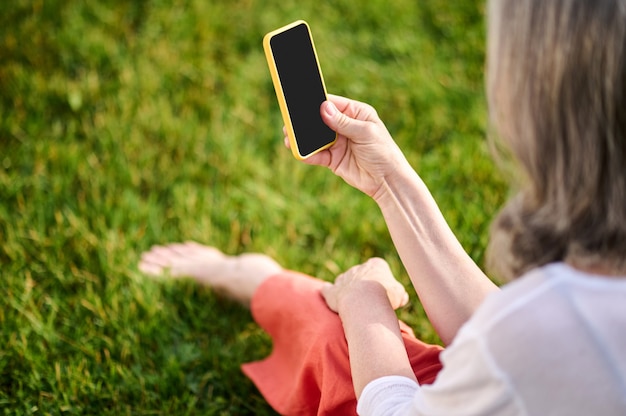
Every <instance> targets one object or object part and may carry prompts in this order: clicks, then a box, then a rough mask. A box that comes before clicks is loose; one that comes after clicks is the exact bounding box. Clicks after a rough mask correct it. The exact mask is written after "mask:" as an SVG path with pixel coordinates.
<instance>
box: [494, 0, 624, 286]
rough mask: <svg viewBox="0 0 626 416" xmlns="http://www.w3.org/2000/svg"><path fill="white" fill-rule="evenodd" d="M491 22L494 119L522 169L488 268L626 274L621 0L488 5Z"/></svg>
mask: <svg viewBox="0 0 626 416" xmlns="http://www.w3.org/2000/svg"><path fill="white" fill-rule="evenodd" d="M488 19H489V31H488V32H489V36H488V54H487V56H488V59H487V95H488V101H489V109H490V110H489V113H490V120H491V123H492V125H493V127H494V129H495V131H496V132H497V136H498V137H497V139H498V140H500V141H501V143H502V144H503V145H504V147H505V148H507V149H508V151H509V152H510V156H512V158H513V159H514V161H515V162H516V164H517V167H518V169H519V173H520V174H521V180H520V181H519V183H518V184H517V186H518V187H519V189H518V194H517V195H516V196H515V197H513V198H512V199H511V200H510V201H509V202H508V203H507V204H506V205H505V206H504V208H503V209H502V211H501V212H500V214H499V215H498V217H497V218H496V219H495V221H494V223H493V225H492V231H491V233H492V234H491V241H490V245H489V248H488V251H487V264H488V267H489V269H490V270H492V271H494V272H496V273H497V274H499V276H500V277H502V278H505V279H510V278H514V277H518V276H519V275H521V274H522V273H524V272H526V271H528V270H529V269H532V268H534V267H537V266H541V265H544V264H547V263H550V262H554V261H575V262H576V263H577V264H579V265H582V266H584V267H594V266H599V265H601V266H604V267H608V268H610V269H611V270H613V271H618V272H620V273H624V274H626V0H491V1H490V2H489V11H488Z"/></svg>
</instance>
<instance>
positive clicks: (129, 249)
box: [0, 0, 505, 415]
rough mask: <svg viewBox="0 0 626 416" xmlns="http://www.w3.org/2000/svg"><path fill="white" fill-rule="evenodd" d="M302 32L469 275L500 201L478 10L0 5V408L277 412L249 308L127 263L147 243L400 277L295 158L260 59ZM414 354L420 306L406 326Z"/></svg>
mask: <svg viewBox="0 0 626 416" xmlns="http://www.w3.org/2000/svg"><path fill="white" fill-rule="evenodd" d="M299 18H304V19H306V20H308V21H309V23H310V24H311V27H312V30H313V33H314V37H315V40H316V44H317V49H318V54H319V56H320V60H321V65H322V68H323V70H324V74H325V78H326V84H327V87H328V89H329V91H330V92H332V93H336V94H342V95H347V96H350V97H352V98H355V99H359V100H362V101H366V102H369V103H371V104H373V105H374V106H375V107H376V108H377V109H378V110H379V113H380V115H381V117H382V118H383V120H384V121H385V122H386V124H387V126H388V128H389V129H390V131H391V132H392V134H393V135H394V137H395V138H396V140H397V142H398V143H399V145H400V146H401V147H402V148H403V149H404V150H405V151H406V154H407V156H408V158H409V159H410V161H411V163H412V164H413V165H414V167H415V168H416V169H417V171H418V172H419V173H420V174H421V175H422V177H423V178H424V180H425V181H426V183H427V184H429V186H430V187H431V189H432V192H433V194H434V195H435V197H436V199H437V200H438V202H439V203H440V206H441V208H442V210H443V212H444V214H445V215H446V217H447V219H448V220H449V222H450V225H451V226H452V228H453V229H454V230H455V232H457V235H458V237H459V239H460V240H461V242H462V243H463V245H464V247H465V248H466V249H467V250H468V252H469V253H470V254H471V255H472V257H473V258H474V259H475V260H476V261H477V262H479V263H480V264H482V261H483V253H484V249H485V245H486V240H487V229H488V226H489V221H490V218H491V217H492V215H493V214H494V212H495V211H496V210H497V208H498V206H499V205H500V204H501V203H502V201H503V198H504V196H505V190H504V189H505V188H504V186H503V183H502V181H501V179H500V177H499V174H498V173H497V171H496V170H495V169H494V166H493V164H492V162H491V161H490V157H489V153H488V150H487V146H486V144H485V140H484V138H485V131H486V123H485V120H486V110H485V103H484V94H483V60H484V22H483V20H484V6H483V2H482V1H477V0H464V1H461V2H454V3H451V2H447V1H444V0H423V1H420V2H414V1H412V0H398V1H394V2H387V1H378V0H372V1H368V2H354V1H352V0H335V1H330V2H320V1H310V2H309V1H306V2H304V1H296V0H280V1H275V0H268V1H254V0H229V1H217V0H216V1H207V0H189V1H176V0H170V1H166V0H154V1H140V0H137V1H131V2H129V1H121V0H106V1H100V0H85V1H80V2H79V1H69V0H46V1H44V0H34V1H30V0H12V1H5V2H2V5H0V266H1V267H0V278H1V279H2V284H1V286H0V287H1V289H0V291H1V292H0V328H1V329H0V413H1V414H6V415H9V414H11V415H14V414H18V415H22V414H24V415H26V414H55V415H56V414H64V415H77V414H94V415H95V414H98V415H124V414H129V415H130V414H133V415H161V414H162V415H172V414H176V415H184V414H205V415H213V414H233V415H235V414H259V415H263V414H272V411H271V409H270V408H269V407H268V406H267V405H266V404H265V403H264V401H263V399H262V397H261V396H260V395H259V394H258V392H257V391H256V389H255V388H254V386H253V385H252V384H251V383H250V382H249V381H248V380H247V379H246V378H245V377H244V376H243V375H242V374H241V373H240V370H239V365H240V364H241V363H242V362H245V361H249V360H252V359H256V358H260V357H263V356H264V354H266V353H267V352H268V351H269V349H270V347H271V346H270V342H269V340H268V338H267V337H266V336H265V335H264V334H263V333H262V331H261V330H260V329H259V328H258V327H257V326H256V325H255V324H254V323H253V322H252V320H251V318H250V316H249V314H248V312H247V311H245V310H244V309H242V308H240V307H238V306H237V305H234V304H231V303H229V302H227V301H224V300H221V299H219V298H218V297H216V296H214V294H213V293H212V292H211V291H210V290H208V289H203V288H198V287H196V286H195V285H193V284H191V283H190V282H186V281H177V282H162V281H154V280H150V279H147V278H146V277H145V276H142V275H141V274H140V273H139V272H138V271H137V268H136V264H137V260H138V256H139V254H140V253H141V252H142V251H143V250H146V249H148V248H149V247H150V246H151V245H152V244H157V243H164V242H169V241H181V240H196V241H199V242H203V243H207V244H211V245H216V246H218V247H220V248H222V249H223V250H225V251H227V252H229V253H233V254H234V253H240V252H245V251H261V252H265V253H268V254H270V255H272V256H274V257H275V258H276V259H277V260H278V261H279V262H280V263H282V264H283V265H284V266H286V267H289V268H293V269H297V270H301V271H304V272H306V273H310V274H313V275H316V276H319V277H321V278H323V279H332V278H333V277H334V276H335V275H336V274H337V273H338V272H340V271H342V270H344V269H346V268H348V267H350V266H352V265H354V264H357V263H359V262H362V261H364V260H365V259H367V258H368V257H370V256H374V255H376V256H383V257H385V258H386V259H387V260H388V261H389V262H390V264H391V265H392V268H393V270H394V272H395V273H396V275H397V276H398V277H399V278H400V279H402V280H403V282H405V283H408V278H407V277H406V274H405V272H404V270H403V269H402V266H401V263H400V261H399V259H398V257H397V255H396V254H395V252H394V249H393V245H392V243H391V240H390V238H389V235H388V233H387V230H386V227H385V224H384V222H383V220H382V218H381V215H380V213H379V211H378V208H377V207H376V205H375V204H374V203H373V202H372V201H370V200H369V199H367V198H366V197H365V196H364V195H362V194H360V193H359V192H357V191H355V190H353V189H351V188H349V187H348V186H347V185H345V184H344V183H343V182H342V181H341V180H340V179H338V178H336V177H335V176H334V175H332V174H331V173H330V172H329V171H327V170H326V169H323V168H319V167H311V166H307V165H304V164H301V163H298V162H297V161H296V160H295V159H293V158H292V156H291V154H290V152H289V151H288V150H286V149H285V148H284V147H283V146H282V133H281V127H282V122H281V118H280V114H279V112H278V105H277V103H276V100H275V96H274V92H273V89H272V85H271V80H270V77H269V73H268V71H267V66H266V64H265V60H264V56H263V53H262V47H261V39H262V37H263V35H264V33H266V32H268V31H270V30H272V29H275V28H277V27H279V26H282V25H284V24H286V23H288V22H291V21H293V20H296V19H299ZM400 316H401V317H402V318H403V319H405V320H406V321H408V322H409V323H410V324H411V325H412V326H413V327H414V328H415V329H416V332H417V333H418V334H419V335H420V336H422V337H423V338H424V339H426V340H430V341H436V339H437V338H436V336H435V334H434V333H433V330H432V329H431V328H430V326H429V324H428V322H427V320H426V319H425V318H424V315H423V312H422V311H421V308H420V305H419V303H418V302H417V301H415V300H414V301H413V303H412V306H411V307H409V308H407V309H404V310H402V311H401V312H400Z"/></svg>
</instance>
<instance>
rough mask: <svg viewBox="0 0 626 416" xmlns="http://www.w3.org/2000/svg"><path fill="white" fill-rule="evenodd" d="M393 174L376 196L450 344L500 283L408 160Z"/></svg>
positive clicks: (428, 308) (418, 287) (439, 329)
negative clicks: (476, 256)
mask: <svg viewBox="0 0 626 416" xmlns="http://www.w3.org/2000/svg"><path fill="white" fill-rule="evenodd" d="M393 175H394V176H393V177H392V178H387V180H385V181H384V183H383V185H382V186H381V187H380V189H379V190H378V192H377V193H376V194H375V195H374V199H375V200H376V202H377V203H378V205H379V207H380V209H381V211H382V213H383V216H384V218H385V220H386V222H387V226H388V228H389V232H390V234H391V237H392V239H393V241H394V244H395V246H396V248H397V250H398V253H399V254H400V257H401V259H402V262H403V264H404V266H405V268H406V270H407V272H408V273H409V276H410V278H411V281H412V283H413V285H414V287H415V289H416V291H417V293H418V295H419V297H420V300H421V302H422V304H423V306H424V309H425V311H426V313H427V314H428V317H429V319H430V321H431V323H432V325H433V326H434V327H435V329H436V330H437V333H438V334H439V336H440V337H441V339H442V341H443V342H444V343H446V344H448V343H449V342H451V341H452V339H453V338H454V336H455V334H456V332H457V331H458V329H459V327H460V326H461V325H463V323H465V321H467V319H469V317H470V316H471V315H472V313H473V312H474V310H475V309H476V308H477V307H478V305H480V303H481V302H482V301H483V300H484V298H485V296H486V295H487V294H488V293H490V292H492V291H494V290H497V286H496V285H495V284H493V283H492V282H491V281H490V280H489V279H488V278H487V276H486V275H485V274H484V273H483V272H482V271H481V270H480V268H479V267H478V266H477V265H476V264H475V263H474V261H473V260H472V259H471V258H470V257H469V255H468V254H467V253H466V252H465V250H464V249H463V247H462V246H461V244H460V243H459V241H458V240H457V238H456V237H455V235H454V234H453V232H452V231H451V230H450V227H449V226H448V224H447V222H446V221H445V219H444V217H443V215H442V214H441V211H440V210H439V207H438V206H437V204H436V202H435V200H434V199H433V197H432V195H431V194H430V191H429V190H428V189H427V187H426V185H425V184H424V183H423V181H422V180H421V179H420V178H419V176H418V175H417V174H416V173H415V172H414V171H413V169H412V168H410V166H409V165H408V163H407V164H406V165H404V166H402V167H399V168H398V170H396V172H394V174H393Z"/></svg>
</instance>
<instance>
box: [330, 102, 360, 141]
mask: <svg viewBox="0 0 626 416" xmlns="http://www.w3.org/2000/svg"><path fill="white" fill-rule="evenodd" d="M320 113H321V116H322V120H323V121H324V123H326V125H327V126H328V127H330V128H331V129H333V130H334V131H336V132H337V133H339V134H341V135H343V136H346V137H349V138H350V139H353V140H355V139H356V141H358V139H360V138H364V137H367V134H368V132H369V131H370V130H369V128H370V127H371V126H370V122H369V121H362V120H357V119H354V118H352V117H349V116H347V115H345V114H343V113H342V112H341V111H339V109H338V108H337V106H335V104H333V103H332V102H331V101H324V102H323V103H322V106H321V109H320Z"/></svg>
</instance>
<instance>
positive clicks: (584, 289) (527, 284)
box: [472, 262, 626, 326]
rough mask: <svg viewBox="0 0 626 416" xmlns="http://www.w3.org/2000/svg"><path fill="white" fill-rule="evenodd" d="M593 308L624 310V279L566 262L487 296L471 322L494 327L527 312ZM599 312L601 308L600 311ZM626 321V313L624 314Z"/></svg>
mask: <svg viewBox="0 0 626 416" xmlns="http://www.w3.org/2000/svg"><path fill="white" fill-rule="evenodd" d="M572 302H575V303H576V304H577V305H578V306H579V307H582V306H585V305H586V306H585V308H592V306H593V307H594V308H595V307H596V306H601V305H596V304H604V306H605V307H606V306H609V305H611V304H615V305H619V307H620V308H622V309H624V310H625V311H626V277H606V276H600V275H594V274H590V273H586V272H583V271H580V270H577V269H575V268H573V267H571V266H569V265H567V264H565V263H562V262H559V263H551V264H548V265H545V266H542V267H539V268H536V269H533V270H531V271H529V272H528V273H526V274H525V275H523V276H521V277H520V278H518V279H516V280H514V281H512V282H510V283H508V284H506V285H504V286H503V287H502V290H501V291H499V292H495V293H493V294H492V295H490V296H489V297H488V298H487V299H486V300H485V302H484V303H483V305H481V307H480V308H479V309H478V310H477V311H476V313H475V315H474V316H473V317H472V321H474V322H476V323H480V324H481V325H487V326H493V325H496V324H498V323H499V322H501V321H509V320H511V319H513V318H514V317H516V316H521V317H523V320H526V319H527V318H524V317H526V316H527V315H528V314H529V313H528V312H529V311H533V313H532V314H533V315H534V314H536V313H539V314H542V313H546V314H547V313H554V311H555V309H557V308H566V309H570V308H571V307H572ZM600 309H602V307H601V308H600ZM624 317H625V319H626V314H624Z"/></svg>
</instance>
